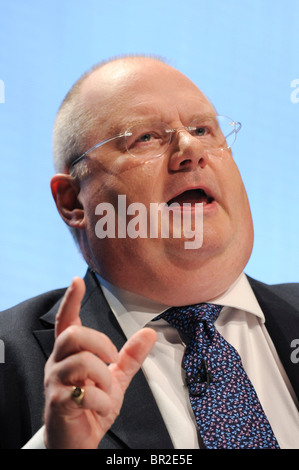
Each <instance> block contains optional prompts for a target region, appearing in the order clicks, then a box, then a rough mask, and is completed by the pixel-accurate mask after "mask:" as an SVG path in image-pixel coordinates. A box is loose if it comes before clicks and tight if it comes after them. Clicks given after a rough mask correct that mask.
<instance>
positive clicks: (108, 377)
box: [44, 277, 156, 449]
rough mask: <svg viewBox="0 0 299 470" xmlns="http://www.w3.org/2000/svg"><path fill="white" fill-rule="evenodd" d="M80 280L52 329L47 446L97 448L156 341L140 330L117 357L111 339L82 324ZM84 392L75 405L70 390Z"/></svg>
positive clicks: (151, 333) (146, 330)
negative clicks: (80, 315)
mask: <svg viewBox="0 0 299 470" xmlns="http://www.w3.org/2000/svg"><path fill="white" fill-rule="evenodd" d="M84 292H85V284H84V281H83V279H81V278H78V277H77V278H74V279H73V282H72V284H71V286H70V287H69V288H68V289H67V291H66V293H65V296H64V298H63V301H62V303H61V306H60V309H59V311H58V314H57V319H56V325H55V336H56V340H55V345H54V349H53V352H52V354H51V356H50V357H49V359H48V361H47V364H46V367H45V381H44V384H45V398H46V404H45V415H44V420H45V437H44V439H45V444H46V446H47V447H48V448H60V449H79V448H81V449H82V448H85V449H88V448H90V449H91V448H97V446H98V444H99V442H100V441H101V439H102V438H103V436H104V435H105V433H106V432H107V431H108V429H109V428H110V427H111V425H112V424H113V422H114V420H115V418H116V417H117V416H118V414H119V412H120V409H121V406H122V402H123V398H124V394H125V391H126V389H127V387H128V386H129V384H130V382H131V380H132V378H133V376H134V375H135V374H136V372H137V371H138V370H139V368H140V367H141V365H142V363H143V361H144V359H145V358H146V356H147V355H148V354H149V352H150V350H151V349H152V347H153V345H154V344H155V341H156V333H155V332H154V331H153V330H151V329H150V328H144V329H142V330H140V331H139V332H137V333H136V334H135V335H133V336H132V337H131V338H130V339H129V340H128V341H127V342H126V344H125V345H124V347H123V348H122V349H121V351H120V352H119V353H118V352H117V349H116V347H115V346H114V344H113V343H112V342H111V341H110V339H109V338H108V337H107V336H106V335H104V334H103V333H100V332H98V331H95V330H93V329H91V328H86V327H84V326H82V324H81V321H80V318H79V313H80V307H81V301H82V299H83V296H84ZM74 386H78V387H81V388H82V389H84V396H83V400H82V403H81V405H80V406H79V405H78V404H77V403H76V402H75V401H74V400H73V399H72V391H73V387H74Z"/></svg>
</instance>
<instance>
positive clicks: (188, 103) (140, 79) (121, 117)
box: [81, 59, 215, 128]
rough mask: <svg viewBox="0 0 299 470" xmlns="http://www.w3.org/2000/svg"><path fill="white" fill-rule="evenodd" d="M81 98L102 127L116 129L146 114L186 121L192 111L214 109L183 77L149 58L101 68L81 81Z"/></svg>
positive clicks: (172, 69)
mask: <svg viewBox="0 0 299 470" xmlns="http://www.w3.org/2000/svg"><path fill="white" fill-rule="evenodd" d="M81 99H82V100H83V102H84V105H85V106H87V108H88V110H89V111H90V112H91V113H92V115H93V116H95V118H96V120H97V122H98V124H99V125H100V126H101V127H102V128H103V127H104V128H108V127H110V128H111V127H113V126H115V127H117V128H119V127H122V125H123V126H125V125H126V124H127V123H130V122H132V121H134V120H138V119H144V118H146V117H147V116H149V117H150V116H153V117H156V118H159V119H161V120H163V121H166V122H175V121H178V122H179V121H180V122H184V121H186V122H187V123H189V120H190V119H191V118H192V115H193V114H196V113H197V114H198V113H214V112H215V110H214V108H213V106H212V104H211V103H210V102H209V100H208V99H207V98H206V97H205V96H204V95H203V93H202V92H201V91H200V90H199V89H198V87H197V86H196V85H195V84H194V83H193V82H191V81H190V80H189V79H188V78H187V77H186V76H184V75H183V74H182V73H180V72H179V71H177V70H176V69H174V68H172V67H170V66H169V65H166V64H164V63H162V62H158V61H156V60H151V59H137V60H132V61H130V60H127V61H126V60H125V61H116V62H114V63H110V64H107V65H106V66H103V67H101V68H100V69H98V70H96V71H95V72H93V73H92V74H91V75H90V76H89V77H87V79H85V81H84V82H83V84H82V87H81Z"/></svg>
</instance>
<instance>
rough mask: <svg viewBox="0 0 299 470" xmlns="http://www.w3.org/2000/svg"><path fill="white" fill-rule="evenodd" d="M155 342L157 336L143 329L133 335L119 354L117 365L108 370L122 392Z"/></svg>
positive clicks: (149, 329)
mask: <svg viewBox="0 0 299 470" xmlns="http://www.w3.org/2000/svg"><path fill="white" fill-rule="evenodd" d="M156 340H157V334H156V332H155V331H154V330H152V329H151V328H143V329H142V330H139V331H138V332H137V333H135V334H134V335H133V336H132V337H131V338H130V339H129V340H128V341H127V342H126V344H125V345H124V346H123V348H122V349H121V351H120V352H119V359H118V361H117V363H114V364H110V366H109V368H110V369H111V372H112V373H113V375H114V377H116V379H117V380H118V382H119V384H120V386H121V388H122V390H123V392H125V391H126V389H127V388H128V386H129V384H130V382H131V380H132V378H133V377H134V375H135V374H136V373H137V372H138V370H139V369H140V367H141V365H142V363H143V361H144V360H145V359H146V357H147V356H148V354H149V353H150V351H151V349H152V348H153V346H154V344H155V342H156Z"/></svg>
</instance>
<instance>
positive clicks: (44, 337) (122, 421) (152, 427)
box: [34, 271, 173, 449]
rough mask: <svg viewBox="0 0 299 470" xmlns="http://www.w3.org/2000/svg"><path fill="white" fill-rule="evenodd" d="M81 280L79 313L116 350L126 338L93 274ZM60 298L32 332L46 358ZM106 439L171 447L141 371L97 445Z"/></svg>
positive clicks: (126, 444)
mask: <svg viewBox="0 0 299 470" xmlns="http://www.w3.org/2000/svg"><path fill="white" fill-rule="evenodd" d="M84 280H85V284H86V294H85V296H84V299H83V302H82V308H81V312H80V317H81V320H82V323H83V325H85V326H87V327H89V328H93V329H95V330H97V331H101V332H103V333H105V334H106V335H107V336H108V337H109V338H110V339H111V341H112V342H113V343H114V344H115V346H116V347H117V349H118V350H119V349H121V348H122V346H123V345H124V343H125V342H126V338H125V336H124V334H123V332H122V330H121V329H120V327H119V325H118V322H117V320H116V318H115V317H114V315H113V313H112V312H111V310H110V308H109V306H108V304H107V302H106V299H105V297H104V295H103V293H102V291H101V289H100V287H99V285H98V282H97V280H96V278H95V276H94V275H93V274H92V273H91V272H90V271H88V272H87V275H86V276H85V279H84ZM60 301H61V299H60ZM60 301H59V302H57V304H56V305H54V307H53V308H52V309H51V310H50V311H49V312H47V313H46V314H45V315H43V316H42V317H41V319H40V320H41V322H42V324H43V325H44V326H45V329H42V330H38V331H35V332H34V336H35V337H36V339H37V341H38V343H39V345H40V347H41V349H42V350H43V353H44V355H45V357H46V358H48V357H49V355H50V354H51V352H52V349H53V346H54V324H55V317H56V314H57V311H58V308H59V305H60ZM108 441H109V442H111V441H112V442H114V443H115V442H117V443H118V445H119V446H121V447H127V448H132V449H140V448H148V449H150V448H152V449H153V448H154V449H159V448H160V449H162V448H164V449H171V448H173V445H172V442H171V440H170V437H169V434H168V432H167V429H166V427H165V424H164V421H163V419H162V416H161V414H160V412H159V410H158V407H157V404H156V402H155V399H154V397H153V395H152V393H151V390H150V388H149V386H148V384H147V381H146V379H145V377H144V374H143V373H142V371H141V370H140V371H139V372H138V373H137V374H136V376H135V377H134V379H133V381H132V382H131V384H130V386H129V388H128V390H127V392H126V394H125V398H124V402H123V406H122V409H121V413H120V415H119V416H118V418H117V419H116V421H115V422H114V424H113V425H112V427H111V429H110V431H109V432H108V433H107V437H106V439H105V438H104V439H103V441H102V442H101V443H100V446H99V447H102V448H105V446H106V445H107V443H108ZM114 445H115V444H114ZM112 447H113V445H112Z"/></svg>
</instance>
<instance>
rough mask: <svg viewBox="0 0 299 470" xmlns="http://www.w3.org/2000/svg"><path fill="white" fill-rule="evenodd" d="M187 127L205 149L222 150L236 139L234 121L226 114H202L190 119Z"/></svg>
mask: <svg viewBox="0 0 299 470" xmlns="http://www.w3.org/2000/svg"><path fill="white" fill-rule="evenodd" d="M188 129H189V132H190V133H191V134H192V135H193V136H194V137H198V139H200V141H201V143H202V145H203V146H205V147H206V148H207V149H215V150H219V149H223V150H224V149H227V148H229V147H231V146H232V145H233V143H234V141H235V140H236V125H235V122H234V121H233V120H232V119H230V118H228V117H226V116H203V117H202V118H198V119H195V120H194V121H192V122H191V124H190V126H189V128H188Z"/></svg>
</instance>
